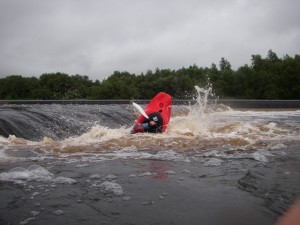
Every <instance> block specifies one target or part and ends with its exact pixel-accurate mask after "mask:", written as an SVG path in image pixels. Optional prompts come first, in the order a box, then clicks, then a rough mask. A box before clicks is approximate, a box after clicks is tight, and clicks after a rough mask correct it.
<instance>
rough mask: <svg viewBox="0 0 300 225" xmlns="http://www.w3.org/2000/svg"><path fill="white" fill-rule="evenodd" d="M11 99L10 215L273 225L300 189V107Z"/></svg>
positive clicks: (4, 210)
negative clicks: (164, 106)
mask: <svg viewBox="0 0 300 225" xmlns="http://www.w3.org/2000/svg"><path fill="white" fill-rule="evenodd" d="M136 116H137V115H136V112H134V110H133V108H132V106H131V105H126V104H125V105H58V104H54V105H41V104H39V105H2V106H1V107H0V200H1V202H2V204H1V206H0V224H50V223H51V224H52V223H56V224H78V223H80V224H274V223H275V221H276V219H277V218H278V217H279V216H280V215H281V214H282V213H283V212H284V211H285V210H286V209H287V208H288V207H289V206H290V204H291V203H292V202H293V201H295V200H296V199H297V198H298V197H300V191H299V186H300V183H299V182H300V166H299V165H300V111H299V110H282V109H281V110H274V109H273V110H243V111H238V110H232V109H231V108H229V107H226V106H224V105H219V106H217V107H216V106H211V107H210V106H206V105H205V104H198V105H197V104H196V105H193V106H180V105H177V106H174V107H173V113H172V118H171V123H170V126H169V127H168V130H167V132H166V133H164V134H138V135H131V134H130V129H131V126H132V124H133V121H134V119H135V118H136Z"/></svg>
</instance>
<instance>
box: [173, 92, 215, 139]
mask: <svg viewBox="0 0 300 225" xmlns="http://www.w3.org/2000/svg"><path fill="white" fill-rule="evenodd" d="M195 89H196V92H197V93H196V95H195V97H194V98H193V99H194V101H195V104H193V105H191V104H190V105H189V106H188V114H187V115H185V116H181V117H175V118H173V120H172V123H171V126H170V127H171V129H170V132H171V133H177V134H185V135H191V136H197V135H198V134H208V124H209V122H210V118H209V117H208V114H207V111H208V101H209V99H210V98H211V97H213V96H214V95H213V92H212V87H211V86H208V87H207V88H201V87H199V86H195Z"/></svg>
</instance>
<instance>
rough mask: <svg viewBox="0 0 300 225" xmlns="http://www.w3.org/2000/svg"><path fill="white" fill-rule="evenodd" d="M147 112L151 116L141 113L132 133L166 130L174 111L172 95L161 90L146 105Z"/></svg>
mask: <svg viewBox="0 0 300 225" xmlns="http://www.w3.org/2000/svg"><path fill="white" fill-rule="evenodd" d="M144 111H145V113H146V114H147V115H148V117H149V118H146V117H145V116H146V115H145V116H143V115H141V116H140V117H139V118H138V119H137V121H136V122H135V124H134V126H133V129H132V131H131V132H132V133H143V132H149V133H162V132H165V131H166V129H167V127H168V124H169V121H170V117H171V112H172V97H171V96H170V95H168V94H167V93H164V92H159V93H158V94H157V95H156V96H155V97H154V98H153V99H152V100H151V101H150V102H149V104H148V105H147V106H146V108H145V110H144Z"/></svg>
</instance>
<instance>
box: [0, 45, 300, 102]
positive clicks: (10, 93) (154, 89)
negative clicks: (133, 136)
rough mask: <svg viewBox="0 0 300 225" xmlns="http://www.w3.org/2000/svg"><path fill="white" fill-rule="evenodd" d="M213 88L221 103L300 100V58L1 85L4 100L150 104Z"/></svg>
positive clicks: (47, 77) (15, 78)
mask: <svg viewBox="0 0 300 225" xmlns="http://www.w3.org/2000/svg"><path fill="white" fill-rule="evenodd" d="M195 85H198V86H200V87H205V86H207V85H211V86H212V88H213V91H214V93H215V95H216V96H218V97H219V98H239V99H300V55H295V56H294V57H291V56H289V55H285V56H284V57H283V58H279V57H278V56H277V55H276V53H274V52H273V51H272V50H269V51H268V54H267V56H266V57H265V58H263V57H262V56H261V55H252V59H251V65H247V64H245V65H244V66H241V67H239V68H238V69H237V70H233V69H232V68H231V64H230V63H229V62H228V61H227V60H226V59H225V58H221V60H220V62H219V65H218V66H217V65H216V64H214V63H212V65H211V67H205V68H203V67H198V66H197V65H196V64H194V65H192V66H189V67H187V68H185V67H183V68H181V69H178V70H171V69H158V68H157V69H156V70H155V71H151V70H148V71H147V72H146V73H145V74H144V73H141V74H139V75H136V74H131V73H129V72H127V71H124V72H120V71H115V72H114V73H113V74H112V75H110V76H109V77H108V78H107V79H104V80H102V81H99V80H96V81H92V80H90V79H89V77H88V76H82V75H71V76H70V75H68V74H65V73H60V72H57V73H45V74H42V75H41V76H40V77H38V78H37V77H23V76H21V75H11V76H7V77H5V78H1V79H0V99H3V100H15V99H22V100H25V99H26V100H27V99H32V100H34V99H39V100H60V99H150V98H152V97H153V96H154V95H155V94H156V93H158V92H160V91H164V92H167V93H169V94H170V95H171V96H173V98H176V99H185V98H190V97H191V94H192V92H194V86H195Z"/></svg>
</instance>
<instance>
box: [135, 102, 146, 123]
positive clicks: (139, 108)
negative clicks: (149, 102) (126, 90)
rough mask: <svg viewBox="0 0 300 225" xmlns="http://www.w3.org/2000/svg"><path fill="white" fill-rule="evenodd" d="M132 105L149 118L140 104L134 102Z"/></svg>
mask: <svg viewBox="0 0 300 225" xmlns="http://www.w3.org/2000/svg"><path fill="white" fill-rule="evenodd" d="M132 105H133V106H134V107H135V108H136V109H137V110H138V111H139V112H140V113H141V114H142V115H143V116H144V117H145V118H147V119H149V116H148V115H147V114H146V113H145V111H144V110H143V108H142V107H141V106H139V105H138V104H136V103H135V102H133V103H132Z"/></svg>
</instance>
